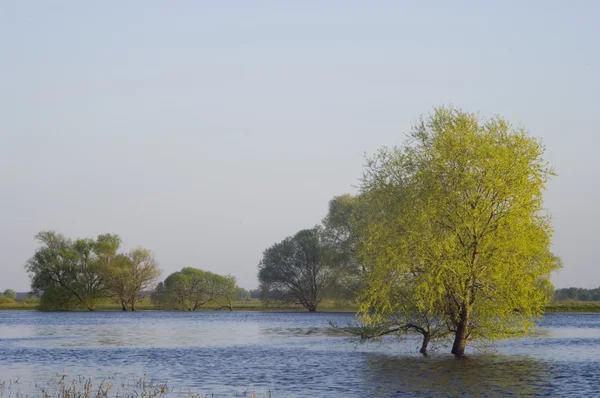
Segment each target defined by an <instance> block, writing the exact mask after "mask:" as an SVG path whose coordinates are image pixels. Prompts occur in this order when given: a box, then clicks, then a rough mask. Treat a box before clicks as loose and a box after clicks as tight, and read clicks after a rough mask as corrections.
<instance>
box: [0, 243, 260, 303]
mask: <svg viewBox="0 0 600 398" xmlns="http://www.w3.org/2000/svg"><path fill="white" fill-rule="evenodd" d="M36 239H37V240H38V241H39V242H40V246H39V247H38V248H37V249H36V251H35V252H34V254H33V256H32V257H31V258H30V259H29V260H28V261H27V263H26V265H25V268H26V269H27V271H28V273H29V276H30V279H31V288H32V290H33V293H34V294H35V295H38V296H39V297H40V301H39V309H40V310H60V311H68V310H73V309H76V308H81V307H83V308H86V309H88V310H89V311H94V310H96V307H97V305H98V302H99V301H100V300H101V299H111V300H113V301H114V302H116V303H118V304H119V305H120V306H121V309H122V310H123V311H128V310H131V311H135V310H136V304H137V303H138V301H139V300H140V299H141V298H143V297H144V296H150V297H151V299H152V302H153V303H155V305H156V306H158V307H160V308H164V309H177V310H189V311H194V310H196V309H198V308H200V307H201V306H203V305H205V304H207V303H213V304H217V305H218V306H219V308H228V309H232V301H233V300H236V299H237V298H238V297H239V296H240V295H241V296H243V297H249V295H250V294H249V292H247V291H240V290H239V288H238V286H237V284H236V280H235V278H234V277H233V276H222V275H218V274H214V273H212V272H208V271H202V270H200V269H196V268H190V267H186V268H183V269H182V270H181V271H179V272H175V273H173V274H171V275H169V276H168V277H167V278H166V279H165V281H164V282H160V283H158V284H157V282H158V278H159V277H160V275H161V270H160V269H159V268H158V264H157V262H156V260H155V258H154V255H153V253H152V252H151V251H150V250H148V249H145V248H143V247H137V248H135V249H133V250H130V251H129V252H120V251H119V249H120V247H121V239H120V237H119V236H118V235H115V234H102V235H98V237H97V238H95V239H88V238H86V239H75V240H72V239H69V238H67V237H65V236H63V235H61V234H59V233H56V232H54V231H42V232H40V233H38V234H37V235H36ZM5 293H6V295H7V297H11V298H12V296H15V294H13V293H14V292H12V291H6V292H5Z"/></svg>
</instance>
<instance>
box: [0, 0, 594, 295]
mask: <svg viewBox="0 0 600 398" xmlns="http://www.w3.org/2000/svg"><path fill="white" fill-rule="evenodd" d="M599 21H600V2H596V1H571V2H567V1H512V2H511V1H497V2H491V1H490V2H488V1H478V2H447V1H411V2H409V1H389V2H383V1H382V2H366V1H361V2H352V1H329V2H326V1H302V2H299V1H298V2H289V1H279V2H276V1H264V2H261V1H252V2H249V1H248V2H242V1H238V2H232V1H231V2H230V1H213V2H208V1H204V2H203V1H147V0H144V1H127V2H117V1H112V2H111V1H108V2H106V1H104V2H87V1H85V2H84V1H52V2H50V1H21V0H10V1H9V0H5V1H2V2H0V275H1V277H0V289H5V288H13V289H15V290H19V291H23V290H27V289H28V286H29V284H28V277H27V275H26V273H25V271H24V269H23V264H24V263H25V261H26V260H27V259H28V258H29V257H30V256H31V254H32V253H33V250H34V249H35V247H36V243H35V242H34V240H33V236H34V235H35V234H36V232H38V231H40V230H42V229H54V230H57V231H59V232H62V233H64V234H66V235H68V236H71V237H78V236H95V235H97V234H99V233H105V232H113V233H118V234H120V235H121V237H122V238H123V240H124V243H125V246H126V248H130V247H133V246H136V245H142V246H145V247H148V248H150V249H152V250H153V251H154V252H155V253H156V257H157V259H158V260H159V262H160V265H161V267H162V268H163V269H164V270H165V274H168V273H170V272H173V271H175V270H178V269H180V268H181V267H182V266H194V267H199V268H203V269H208V270H211V271H214V272H219V273H232V274H234V275H236V276H237V278H238V282H239V283H240V285H242V286H244V287H247V288H252V287H255V286H256V284H257V282H256V271H257V263H258V262H259V260H260V258H261V253H262V251H263V250H264V249H265V248H266V247H268V246H269V245H271V244H272V243H274V242H276V241H279V240H281V239H283V238H284V237H286V236H288V235H291V234H293V233H295V232H296V231H297V230H299V229H302V228H306V227H311V226H313V225H314V224H316V223H317V222H319V221H320V220H321V218H322V217H323V216H324V214H325V212H326V208H327V202H328V200H329V199H330V198H331V197H332V196H333V195H336V194H341V193H344V192H354V188H353V187H352V186H353V185H356V183H357V179H358V178H359V177H360V175H361V170H362V165H363V159H364V157H363V154H364V153H365V152H367V153H372V152H373V151H375V150H376V149H377V148H379V147H381V146H383V145H394V144H397V143H399V142H401V141H402V140H403V136H404V133H406V132H407V131H408V130H409V129H410V126H411V125H412V124H413V123H414V122H415V121H416V119H417V118H418V117H419V115H420V114H422V113H427V112H429V111H430V110H431V109H432V107H434V106H437V105H442V104H454V105H455V106H459V107H462V108H464V109H466V110H469V111H475V112H479V113H480V114H481V115H483V116H490V115H492V114H495V113H497V114H501V115H503V116H505V117H507V118H508V119H509V120H511V121H513V122H514V123H515V124H517V125H519V126H524V127H527V128H528V129H529V130H530V131H531V133H532V134H533V135H536V136H541V137H543V140H544V142H545V144H546V145H547V148H548V151H547V159H548V160H549V161H550V162H552V163H553V164H554V165H555V166H556V170H557V172H558V174H559V177H557V178H556V179H555V180H554V181H553V182H552V183H551V184H550V186H549V190H548V192H547V205H548V207H549V209H550V210H551V211H552V213H553V215H554V217H555V227H556V235H555V239H554V243H555V246H554V250H555V251H556V253H557V254H558V255H560V256H562V258H563V260H564V265H565V266H564V270H562V271H561V272H560V273H559V274H557V275H556V276H555V277H554V278H553V280H554V282H555V284H556V285H557V286H559V287H565V286H571V285H574V286H583V287H597V286H599V285H600V261H599V260H598V254H597V247H598V245H599V244H598V242H599V239H598V234H597V226H598V225H600V209H599V204H600V183H599V182H600V166H599V161H598V159H597V153H598V147H599V144H600V138H598V126H600V111H599V107H600V99H599V95H600V22H599Z"/></svg>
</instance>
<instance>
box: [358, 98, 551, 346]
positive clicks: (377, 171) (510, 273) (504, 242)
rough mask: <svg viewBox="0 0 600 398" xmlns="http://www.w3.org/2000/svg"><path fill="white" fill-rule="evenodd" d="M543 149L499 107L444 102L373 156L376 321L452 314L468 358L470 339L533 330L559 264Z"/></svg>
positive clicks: (368, 188) (364, 229) (367, 252)
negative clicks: (491, 110) (475, 109)
mask: <svg viewBox="0 0 600 398" xmlns="http://www.w3.org/2000/svg"><path fill="white" fill-rule="evenodd" d="M543 154H544V147H543V146H542V145H541V143H540V141H539V140H537V139H534V138H531V137H529V136H528V135H527V133H526V132H525V131H524V130H522V129H517V128H514V127H512V126H511V125H510V124H509V123H508V122H507V121H505V120H504V119H502V118H500V117H495V118H493V119H490V120H487V121H484V120H481V119H479V118H478V117H477V116H476V115H473V114H470V113H466V112H463V111H460V110H457V109H448V108H439V109H436V110H435V111H434V112H433V113H432V114H431V115H430V116H429V117H427V118H426V119H421V121H420V123H419V124H418V125H417V126H416V127H415V128H414V129H413V131H412V133H411V134H410V136H409V138H408V140H407V141H406V143H405V145H403V146H402V147H397V148H393V149H383V150H381V151H380V152H379V153H378V154H377V155H376V156H375V157H374V158H372V159H370V160H369V162H368V163H367V166H366V168H365V173H364V178H363V181H362V186H361V188H362V189H361V195H360V199H361V200H362V201H363V203H365V204H366V208H368V209H370V211H369V213H368V214H369V215H368V222H365V220H364V219H362V220H356V221H355V223H356V225H357V228H356V230H357V234H358V246H357V247H358V248H357V251H358V253H357V254H358V256H359V259H360V261H361V263H363V264H366V266H367V268H366V273H365V289H364V291H363V294H362V295H361V296H360V299H359V303H360V308H361V311H362V312H363V315H364V316H363V318H364V320H365V324H366V326H369V325H378V324H382V323H385V322H389V319H394V317H397V316H398V314H400V315H404V316H402V317H401V318H402V319H405V320H406V319H408V318H409V317H410V315H411V314H412V315H414V314H417V315H422V316H423V319H424V321H423V322H424V324H425V325H427V323H428V322H429V321H430V320H435V323H436V325H439V324H445V326H446V327H447V329H448V331H449V332H450V333H452V334H453V336H454V343H453V346H452V353H453V354H454V355H456V356H458V357H462V356H463V355H464V352H465V348H466V345H467V342H468V341H471V340H497V339H502V338H506V337H519V336H522V335H525V334H527V333H529V332H530V331H532V329H533V327H534V325H535V320H536V319H537V318H538V317H539V316H540V315H541V314H542V312H543V309H544V307H545V304H546V303H547V300H548V296H547V294H546V292H547V287H548V286H549V285H550V274H551V272H552V271H554V270H556V269H558V268H559V267H560V264H559V261H558V259H557V258H556V257H555V256H554V255H553V254H552V253H551V252H550V239H551V235H552V227H551V222H550V217H549V215H548V214H547V213H546V212H545V210H544V207H543V201H542V194H543V191H544V189H545V185H546V183H547V181H548V179H549V178H550V177H551V176H552V175H553V171H552V169H551V168H550V167H549V166H548V165H547V163H546V162H545V161H544V160H543V158H542V156H543ZM421 326H422V325H421Z"/></svg>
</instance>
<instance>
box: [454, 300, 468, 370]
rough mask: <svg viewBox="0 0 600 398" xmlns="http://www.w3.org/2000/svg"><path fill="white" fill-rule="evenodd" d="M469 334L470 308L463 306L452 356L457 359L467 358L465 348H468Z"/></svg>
mask: <svg viewBox="0 0 600 398" xmlns="http://www.w3.org/2000/svg"><path fill="white" fill-rule="evenodd" d="M468 334H469V308H468V307H467V306H463V308H462V309H461V311H460V322H459V323H458V327H457V329H456V335H455V336H454V344H453V345H452V354H454V355H455V356H456V357H457V358H462V357H464V356H465V348H466V347H467V336H468Z"/></svg>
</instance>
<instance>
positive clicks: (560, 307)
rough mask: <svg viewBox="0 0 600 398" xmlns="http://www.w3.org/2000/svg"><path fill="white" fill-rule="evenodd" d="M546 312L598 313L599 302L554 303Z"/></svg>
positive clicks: (599, 309) (599, 308)
mask: <svg viewBox="0 0 600 398" xmlns="http://www.w3.org/2000/svg"><path fill="white" fill-rule="evenodd" d="M546 312H600V301H556V302H553V303H551V304H550V305H549V306H547V307H546Z"/></svg>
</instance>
